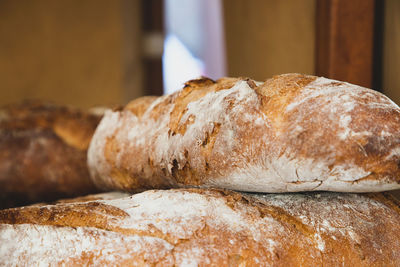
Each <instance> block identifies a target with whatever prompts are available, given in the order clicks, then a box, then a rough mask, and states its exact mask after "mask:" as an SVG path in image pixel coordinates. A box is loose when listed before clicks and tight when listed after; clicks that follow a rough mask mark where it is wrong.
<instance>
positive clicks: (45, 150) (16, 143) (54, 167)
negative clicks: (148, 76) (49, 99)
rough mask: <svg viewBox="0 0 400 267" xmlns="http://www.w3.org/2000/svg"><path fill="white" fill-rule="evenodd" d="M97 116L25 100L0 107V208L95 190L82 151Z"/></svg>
mask: <svg viewBox="0 0 400 267" xmlns="http://www.w3.org/2000/svg"><path fill="white" fill-rule="evenodd" d="M100 119H101V116H98V115H92V114H90V113H88V112H83V111H79V110H74V109H71V108H67V107H61V106H55V105H51V104H42V103H38V102H25V103H21V104H18V105H9V106H5V107H3V108H2V109H1V110H0V208H6V207H14V206H21V205H27V204H30V203H34V202H39V201H53V200H56V199H59V198H62V197H71V196H78V195H85V194H88V193H95V192H99V191H98V190H97V189H95V187H94V185H93V183H92V182H91V181H90V179H89V173H88V169H87V165H86V152H87V149H88V146H89V143H90V140H91V138H92V135H93V132H94V130H95V128H96V126H97V124H98V122H99V121H100Z"/></svg>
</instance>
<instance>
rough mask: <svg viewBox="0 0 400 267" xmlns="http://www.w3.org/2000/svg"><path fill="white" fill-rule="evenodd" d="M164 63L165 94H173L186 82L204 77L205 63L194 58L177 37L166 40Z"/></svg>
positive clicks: (172, 36) (168, 37)
mask: <svg viewBox="0 0 400 267" xmlns="http://www.w3.org/2000/svg"><path fill="white" fill-rule="evenodd" d="M162 62H163V80H164V93H165V94H170V93H173V92H175V91H177V90H179V89H181V88H182V86H183V84H184V83H185V82H186V81H188V80H190V79H194V78H198V77H200V76H202V75H204V63H203V62H202V61H201V60H200V59H198V58H196V57H194V56H193V55H192V53H190V51H189V49H188V48H187V47H186V46H185V45H184V44H183V43H182V42H181V41H180V40H179V39H178V38H177V37H176V36H175V35H168V36H167V38H165V41H164V54H163V59H162Z"/></svg>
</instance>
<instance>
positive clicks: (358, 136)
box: [88, 74, 400, 192]
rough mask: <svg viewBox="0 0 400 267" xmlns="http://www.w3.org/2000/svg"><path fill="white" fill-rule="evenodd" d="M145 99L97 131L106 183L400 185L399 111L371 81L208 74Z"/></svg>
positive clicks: (99, 171)
mask: <svg viewBox="0 0 400 267" xmlns="http://www.w3.org/2000/svg"><path fill="white" fill-rule="evenodd" d="M139 102H140V101H139ZM139 102H137V103H138V104H135V103H136V102H133V103H131V104H130V105H129V108H128V109H132V108H134V107H135V106H136V105H138V107H140V109H144V108H146V107H147V110H146V112H144V111H141V112H140V116H135V114H132V113H131V112H126V111H116V112H110V113H107V114H106V115H105V118H104V119H103V121H102V122H101V125H102V127H99V129H98V130H97V131H96V134H95V136H94V142H92V144H91V146H90V149H89V152H88V163H89V167H90V169H91V172H92V175H93V179H94V182H95V183H97V184H98V185H99V186H101V187H103V188H110V189H120V190H126V191H131V192H137V191H141V190H145V189H151V188H174V187H187V186H202V187H222V188H228V189H233V190H240V191H251V192H293V191H307V190H327V191H344V192H346V191H347V192H348V191H351V192H369V191H385V190H393V189H397V188H399V187H400V184H399V181H400V180H399V179H400V178H399V177H400V167H399V165H400V164H399V162H400V108H399V107H398V106H397V105H396V104H394V103H393V102H392V101H391V100H390V99H388V98H387V97H385V96H384V95H382V94H380V93H378V92H375V91H372V90H369V89H366V88H362V87H359V86H356V85H352V84H348V83H344V82H339V81H334V80H329V79H325V78H321V77H315V76H310V75H302V74H285V75H279V76H275V77H273V78H271V79H269V80H267V81H265V82H264V83H260V82H256V81H253V80H251V79H248V78H223V79H220V80H218V81H213V80H211V79H207V78H202V79H199V80H192V81H189V82H187V83H186V84H185V87H184V88H183V89H182V90H181V91H179V92H176V93H173V94H171V95H166V96H163V97H160V98H158V99H151V101H150V102H151V103H150V102H149V103H147V104H145V105H144V106H143V105H142V104H140V103H139Z"/></svg>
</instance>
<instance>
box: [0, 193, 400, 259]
mask: <svg viewBox="0 0 400 267" xmlns="http://www.w3.org/2000/svg"><path fill="white" fill-rule="evenodd" d="M399 212H400V209H399V206H398V203H396V202H394V201H393V200H392V199H391V198H390V197H388V196H387V195H385V194H365V195H363V194H358V195H357V194H339V193H306V194H266V195H257V194H239V193H235V192H231V191H226V190H225V191H224V190H202V189H179V190H167V191H147V192H145V193H142V194H137V195H134V196H132V197H129V198H123V199H115V200H103V201H89V202H80V203H67V204H66V203H62V204H58V205H54V206H42V207H25V208H16V209H9V210H2V211H0V240H3V239H4V238H6V237H10V236H15V238H16V239H17V240H18V242H19V247H20V248H18V249H16V250H15V251H14V252H13V253H12V254H9V255H8V256H9V258H7V260H8V261H10V262H12V261H13V260H18V259H21V257H25V256H27V257H26V258H25V259H24V261H22V262H21V261H20V263H26V264H29V263H31V264H33V263H35V260H37V259H38V258H39V259H42V261H43V262H49V261H50V262H51V263H52V264H55V263H57V262H58V263H59V262H65V263H68V264H70V265H73V264H78V265H81V264H85V263H88V262H91V263H92V264H100V263H102V264H110V263H113V264H117V265H120V264H122V263H124V264H125V263H127V264H128V266H132V264H133V265H134V263H147V264H149V265H152V264H154V265H156V264H158V265H160V266H161V265H162V266H174V265H175V266H183V265H185V263H186V265H187V264H189V262H192V263H193V264H195V263H196V264H198V265H200V266H202V265H208V266H210V265H211V266H240V265H241V264H242V265H244V266H253V265H260V264H266V265H271V266H300V265H301V266H338V265H342V264H344V265H345V266H352V265H353V266H397V265H398V264H400V262H399V259H400V257H399V256H400V240H399V239H398V238H397V237H398V236H399V234H400V226H399V224H398V221H399V220H400V213H399ZM37 232H38V233H42V234H43V236H40V240H42V241H40V240H32V239H30V236H36V233H37ZM113 236H114V240H119V241H118V242H117V243H115V241H114V240H109V239H108V237H113ZM61 238H62V239H63V245H62V246H63V248H64V250H62V249H60V250H57V248H58V246H60V245H55V246H56V247H51V245H49V244H57V243H55V242H57V240H58V239H61ZM132 239H135V240H137V241H136V243H135V242H133V243H130V241H129V240H132ZM82 240H84V242H85V243H84V244H85V246H84V247H82V245H81V244H82ZM145 240H147V241H146V242H150V241H149V240H152V241H151V243H146V244H145V245H143V246H141V247H138V242H142V244H144V242H145ZM128 241H129V242H128ZM30 242H36V245H38V246H40V247H41V250H40V251H36V252H35V253H36V254H35V255H33V254H32V255H31V254H29V253H30V252H29V251H30V250H29V248H27V249H26V250H25V249H24V247H27V245H28V244H30ZM161 244H163V245H161ZM70 245H74V246H76V250H73V251H71V250H69V249H68V248H69V246H70ZM9 246H13V245H12V244H10V245H9ZM81 247H82V248H81ZM121 248H124V249H125V251H120V250H121ZM6 251H7V250H3V251H2V252H1V251H0V258H1V257H5V253H6ZM107 251H116V252H115V253H114V254H112V255H113V256H112V257H108V256H107ZM1 253H3V254H1ZM23 253H28V254H23ZM38 253H42V254H38ZM68 253H70V254H68ZM148 253H151V255H152V256H151V257H149V256H146V255H148ZM29 255H30V256H31V257H30V256H29ZM45 255H46V256H45ZM57 255H58V256H57ZM53 256H54V257H55V256H57V257H55V258H53ZM146 257H147V258H146ZM2 259H6V258H2ZM129 262H130V263H131V264H129Z"/></svg>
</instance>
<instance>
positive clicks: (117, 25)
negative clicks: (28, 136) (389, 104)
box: [0, 0, 400, 108]
mask: <svg viewBox="0 0 400 267" xmlns="http://www.w3.org/2000/svg"><path fill="white" fill-rule="evenodd" d="M399 69H400V1H397V0H385V1H379V0H376V1H375V0H352V1H347V0H302V1H298V0H281V1H274V0H113V1H111V0H79V1H78V0H68V1H61V0H19V1H15V0H0V80H1V87H0V104H6V103H12V102H17V101H20V100H23V99H42V100H45V101H52V102H55V103H57V104H69V105H74V106H78V107H85V108H86V107H93V106H96V105H115V104H125V103H127V102H128V101H129V100H131V99H133V98H136V97H139V96H141V95H149V94H153V95H161V94H163V93H166V92H168V93H169V92H172V91H174V90H177V89H180V88H181V87H182V84H183V83H184V82H185V81H186V80H188V79H192V78H195V77H199V76H201V75H205V76H209V77H211V78H213V79H217V78H219V77H222V76H247V77H251V78H254V79H256V80H260V81H263V80H265V79H267V78H269V77H271V76H273V75H276V74H281V73H288V72H299V73H306V74H316V75H321V76H325V77H329V78H335V79H339V80H345V81H349V82H352V83H356V84H359V85H363V86H366V87H370V88H374V89H376V90H379V91H382V92H384V93H385V94H387V95H388V96H389V97H391V98H392V99H393V100H394V101H395V102H397V103H400V74H398V70H399Z"/></svg>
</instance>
